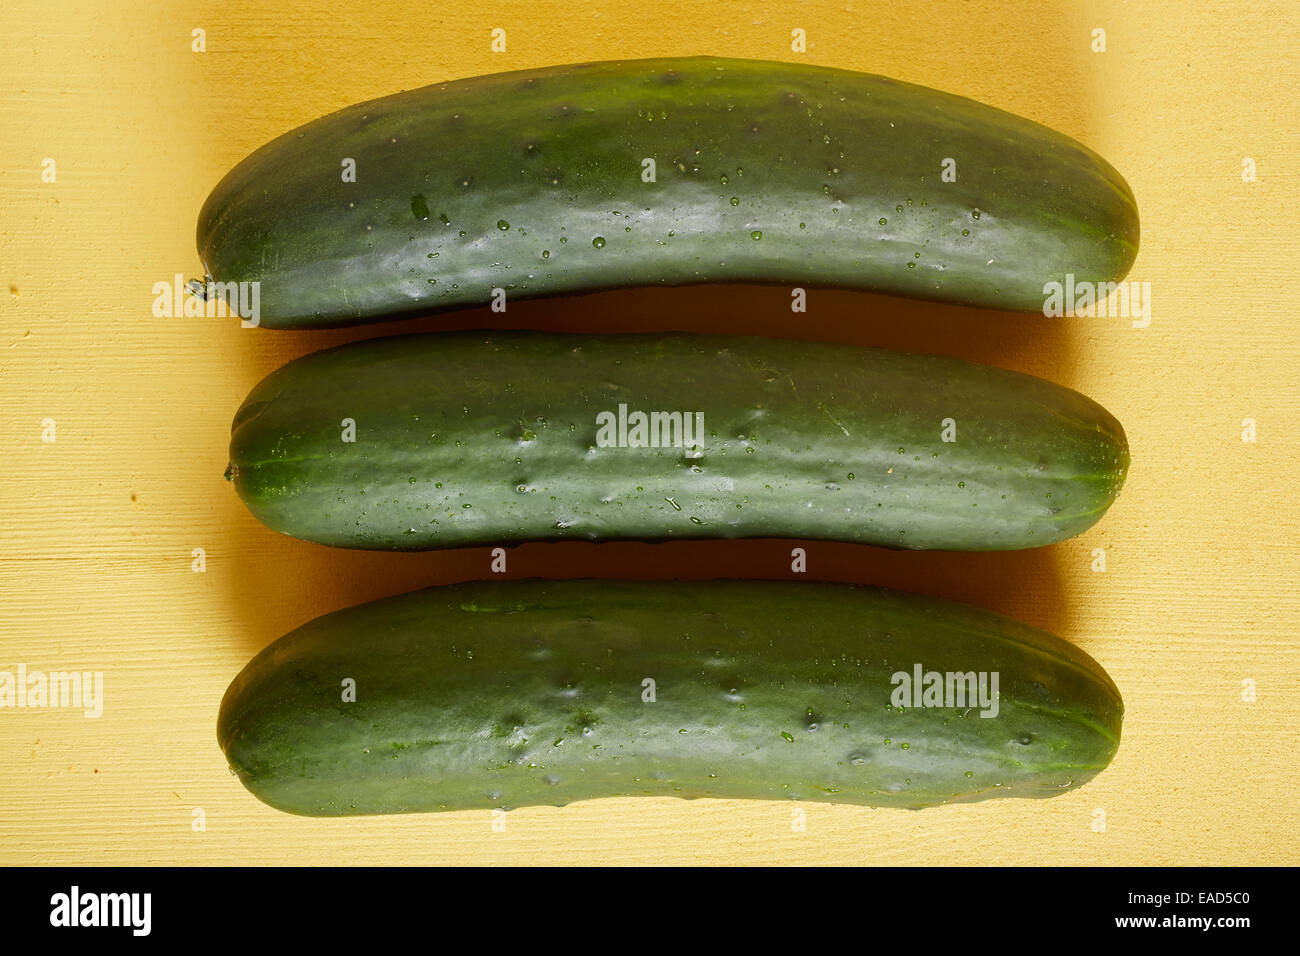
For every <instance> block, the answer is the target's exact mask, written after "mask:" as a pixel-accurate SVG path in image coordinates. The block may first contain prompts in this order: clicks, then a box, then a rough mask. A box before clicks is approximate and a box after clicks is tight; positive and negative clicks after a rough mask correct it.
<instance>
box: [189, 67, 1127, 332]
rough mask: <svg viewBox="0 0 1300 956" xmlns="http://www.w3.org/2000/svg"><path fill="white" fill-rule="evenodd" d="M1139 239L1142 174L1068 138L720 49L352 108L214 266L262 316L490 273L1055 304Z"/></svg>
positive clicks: (930, 97)
mask: <svg viewBox="0 0 1300 956" xmlns="http://www.w3.org/2000/svg"><path fill="white" fill-rule="evenodd" d="M349 160H351V161H352V162H354V163H355V177H354V179H355V181H349V178H348V176H347V173H348V164H347V161H349ZM647 160H651V161H653V163H654V166H653V170H651V168H650V167H649V166H648V164H647V162H646V161H647ZM651 172H653V180H652V181H647V179H649V178H650V175H651ZM954 174H955V179H953V178H952V177H953V175H954ZM1137 244H1138V216H1137V209H1136V206H1135V204H1134V199H1133V194H1132V192H1131V191H1130V189H1129V187H1128V185H1127V183H1125V182H1124V179H1123V178H1122V177H1121V176H1120V175H1119V173H1117V172H1116V171H1115V170H1114V169H1113V168H1112V167H1111V166H1110V165H1109V164H1108V163H1106V162H1105V161H1104V160H1103V159H1101V158H1100V157H1099V156H1097V155H1096V154H1095V153H1093V152H1092V151H1090V150H1089V149H1087V148H1086V147H1084V146H1082V145H1081V144H1079V143H1077V142H1076V141H1074V140H1072V139H1070V138H1069V137H1067V136H1064V135H1062V134H1060V133H1057V132H1055V131H1053V130H1050V129H1047V128H1046V127H1043V126H1040V125H1038V124H1037V123H1033V122H1030V121H1029V120H1026V119H1022V118H1020V117H1017V116H1014V115H1012V114H1009V113H1005V112H1002V111H1001V110H997V109H994V108H992V107H989V106H984V105H982V104H980V103H976V102H974V101H972V100H969V99H965V98H963V97H959V96H952V95H950V94H946V93H940V92H938V91H935V90H931V89H926V88H925V87H920V86H913V85H910V84H907V83H900V82H897V81H895V80H891V79H888V78H886V77H881V76H871V75H867V74H860V73H853V72H848V71H844V70H836V69H829V68H825V67H812V66H796V65H793V64H788V63H774V62H765V61H764V62H760V61H752V60H732V59H717V58H709V57H700V58H685V59H660V60H633V61H625V62H608V63H591V64H582V65H574V66H558V67H549V68H546V69H538V70H528V71H524V72H518V73H502V74H496V75H492V76H484V77H477V78H473V79H467V80H458V81H455V82H448V83H438V84H434V85H432V86H427V87H424V88H422V89H418V90H412V91H410V92H406V93H398V94H396V95H393V96H387V97H384V98H382V99H377V100H372V101H370V102H367V103H361V104H358V105H356V106H351V107H348V108H347V109H344V110H340V111H339V112H337V113H333V114H331V115H329V116H326V117H323V118H321V119H318V120H316V121H314V122H311V123H308V124H307V125H305V126H302V127H300V128H298V129H295V130H293V131H291V132H289V133H286V134H284V135H283V136H281V137H280V138H278V139H276V140H274V141H272V142H271V143H269V144H267V145H266V146H263V147H262V148H261V149H259V150H257V151H256V152H255V153H253V154H252V155H251V156H249V157H248V158H247V159H245V160H244V161H243V162H241V163H240V164H239V165H238V166H236V167H235V169H234V170H232V171H231V172H230V173H229V174H228V175H227V176H226V177H225V178H224V179H223V180H222V181H221V183H220V184H219V185H218V186H217V187H216V189H214V190H213V192H212V194H211V196H209V197H208V200H207V203H206V204H205V205H204V207H203V210H202V212H201V214H200V216H199V225H198V247H199V253H200V255H201V257H202V259H203V263H204V266H205V268H206V270H207V272H208V274H209V276H210V277H212V278H214V279H215V280H216V281H217V282H220V283H229V282H250V281H255V282H259V283H260V287H259V293H260V297H259V308H260V313H261V315H260V321H261V324H262V325H264V326H267V327H270V328H302V327H313V326H328V325H346V324H355V323H359V322H366V321H372V320H375V319H378V318H382V317H385V316H391V315H396V314H401V313H415V312H428V311H431V310H437V309H445V308H454V307H464V306H473V305H481V304H484V303H486V302H488V301H489V300H490V299H491V298H492V295H493V292H492V290H493V289H495V288H501V289H504V290H506V293H507V294H508V295H509V296H510V297H522V296H536V295H550V294H555V293H565V292H582V291H589V290H594V289H602V288H609V287H612V286H616V285H617V286H622V285H638V284H641V285H649V284H656V283H659V284H669V285H675V284H684V283H692V282H707V281H756V282H772V283H778V282H779V283H796V284H801V285H837V286H847V287H852V288H862V289H875V290H880V291H884V292H889V293H894V294H898V295H909V296H920V297H925V298H932V299H940V300H947V301H953V302H961V303H967V304H972V305H978V306H990V307H996V308H1004V309H1017V310H1031V311H1037V310H1039V309H1041V308H1042V307H1043V301H1044V290H1043V287H1044V284H1045V283H1047V282H1051V281H1059V282H1065V281H1066V279H1065V276H1066V274H1073V276H1074V277H1075V280H1076V281H1091V282H1105V281H1115V280H1118V279H1121V278H1122V277H1123V276H1124V275H1125V274H1126V273H1127V272H1128V269H1129V267H1130V266H1131V265H1132V262H1133V259H1134V256H1135V255H1136V253H1137Z"/></svg>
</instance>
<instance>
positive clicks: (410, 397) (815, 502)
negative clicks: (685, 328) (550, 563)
mask: <svg viewBox="0 0 1300 956" xmlns="http://www.w3.org/2000/svg"><path fill="white" fill-rule="evenodd" d="M621 409H622V411H625V412H626V417H627V419H628V423H629V424H628V427H627V429H626V434H625V435H622V436H620V435H619V434H618V429H617V427H615V428H614V429H613V430H611V429H609V428H608V427H606V426H605V425H602V424H601V423H602V421H603V422H605V423H608V422H609V420H610V418H611V417H613V418H618V417H619V416H620V414H621ZM673 412H678V413H680V414H679V417H680V419H681V421H682V424H683V426H685V425H686V424H692V425H695V424H698V423H699V422H700V421H701V419H700V418H697V417H696V414H695V413H700V415H701V416H702V423H703V428H702V429H700V436H698V437H699V440H698V442H697V443H696V447H695V448H693V449H692V448H688V447H685V439H684V437H683V434H682V433H683V432H684V430H685V429H684V427H683V428H682V429H674V428H673V426H672V425H671V423H670V424H669V426H668V434H665V433H664V429H663V427H662V426H663V418H662V415H663V414H665V413H673ZM634 413H643V414H646V415H647V416H652V415H654V414H655V413H659V414H660V415H661V418H660V419H659V420H658V421H659V424H660V426H661V427H660V428H659V429H652V428H647V429H645V431H644V433H640V434H639V433H637V432H636V431H635V429H634V427H633V425H632V422H633V415H634ZM602 416H603V418H602ZM349 422H350V423H351V425H349V424H348V423H349ZM653 422H654V420H653V419H651V423H652V424H653ZM674 437H676V438H677V439H678V440H680V441H681V442H682V447H677V446H676V445H674V444H663V443H662V442H664V441H665V440H671V439H672V438H674ZM620 438H622V439H623V441H624V443H623V444H622V445H619V444H618V442H619V440H620ZM638 438H641V439H644V440H647V441H654V440H656V438H657V439H658V440H660V441H661V444H660V446H659V447H653V446H651V447H633V445H634V443H635V442H636V440H637V439H638ZM348 439H354V440H348ZM946 439H952V440H946ZM1128 460H1129V457H1128V448H1127V444H1126V442H1125V438H1124V431H1123V429H1122V428H1121V427H1120V424H1119V422H1117V421H1116V420H1115V419H1114V418H1113V417H1112V416H1111V415H1110V414H1109V413H1108V412H1107V411H1106V410H1105V409H1103V408H1101V407H1100V406H1099V405H1097V404H1096V403H1094V402H1092V401H1091V400H1089V399H1087V398H1085V397H1084V396H1082V395H1080V394H1078V393H1077V392H1073V391H1071V390H1069V389H1066V388H1062V387H1060V386H1057V385H1054V384H1052V383H1050V382H1046V381H1043V380H1041V379H1036V378H1032V377H1030V376H1027V375H1022V374H1019V373H1015V372H1009V371H1004V370H1001V369H996V368H990V367H987V366H982V365H976V364H972V363H969V362H964V361H960V360H957V359H952V358H945V357H940V356H928V355H913V354H905V353H899V352H891V351H887V350H883V349H863V348H857V347H852V346H844V345H832V344H825V343H818V342H799V341H782V340H771V339H760V338H743V337H740V338H717V337H710V336H686V335H565V334H550V333H532V332H493V333H488V332H467V333H442V334H429V335H418V336H398V337H390V338H380V339H374V340H370V341H366V342H358V343H355V344H351V345H345V346H342V347H340V348H335V349H330V350H327V351H324V352H318V353H315V354H313V355H309V356H306V357H304V358H301V359H299V360H297V361H295V362H292V363H290V364H289V365H287V366H285V367H283V368H281V369H280V370H278V371H276V372H274V373H272V374H271V375H270V376H269V377H267V378H266V379H265V380H263V381H262V382H261V384H259V385H258V386H257V387H256V388H254V389H253V391H252V392H251V393H250V395H249V396H248V398H247V399H246V400H245V402H244V404H243V406H242V407H241V408H240V409H239V411H238V413H237V414H236V417H235V421H234V428H233V434H232V437H231V443H230V462H231V464H230V468H229V470H228V472H227V476H228V477H230V478H231V479H232V480H233V481H234V484H235V487H236V489H237V490H238V492H239V494H240V496H241V497H242V498H243V500H244V502H245V504H247V506H248V508H249V509H250V510H251V511H252V513H253V514H254V515H256V516H257V517H258V518H259V519H260V520H261V521H263V522H264V523H265V524H267V525H269V526H270V527H272V528H274V529H276V530H277V531H281V532H284V533H285V534H289V535H293V536H295V537H299V538H304V539H307V540H311V541H318V542H322V543H325V544H331V545H337V546H341V547H353V548H372V549H381V550H419V549H430V548H444V547H457V546H471V545H483V544H492V543H510V542H520V541H528V540H541V539H563V538H586V539H596V540H610V539H617V538H627V539H664V538H704V537H710V538H731V537H757V536H764V537H796V538H813V539H831V540H842V541H858V542H865V543H869V544H877V545H884V546H888V547H895V548H938V549H949V550H1003V549H1013V548H1027V547H1034V546H1037V545H1045V544H1050V543H1052V542H1055V541H1060V540H1062V539H1064V538H1068V537H1070V536H1072V535H1075V534H1078V533H1079V532H1081V531H1083V530H1084V529H1086V528H1088V527H1090V526H1091V525H1092V524H1093V523H1094V522H1095V521H1097V519H1098V518H1099V517H1100V516H1101V514H1102V513H1103V512H1104V511H1105V510H1106V508H1107V507H1108V506H1109V505H1110V504H1111V502H1112V501H1113V500H1114V499H1115V497H1116V495H1117V494H1118V493H1119V489H1120V486H1121V484H1122V482H1123V479H1124V475H1125V471H1126V468H1127V466H1128Z"/></svg>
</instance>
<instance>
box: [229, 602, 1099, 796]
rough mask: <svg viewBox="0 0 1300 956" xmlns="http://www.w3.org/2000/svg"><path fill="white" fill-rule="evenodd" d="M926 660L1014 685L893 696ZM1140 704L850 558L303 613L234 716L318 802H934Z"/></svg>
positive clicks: (236, 757) (1079, 750)
mask: <svg viewBox="0 0 1300 956" xmlns="http://www.w3.org/2000/svg"><path fill="white" fill-rule="evenodd" d="M918 667H919V668H920V669H921V672H922V673H923V674H924V673H937V674H944V675H946V674H948V673H949V672H951V673H953V674H963V675H967V674H968V675H970V679H971V680H972V681H974V682H975V683H976V684H977V683H978V681H979V679H980V675H984V678H985V681H986V684H985V686H986V689H988V691H989V693H987V694H986V697H985V700H986V701H992V700H994V697H993V696H992V694H991V689H992V686H993V685H992V679H993V675H994V674H996V675H997V688H998V694H997V696H996V708H994V707H993V706H991V705H990V706H981V704H979V703H976V702H974V701H972V700H970V699H968V700H966V701H965V703H964V704H962V705H960V706H948V705H949V704H954V703H958V701H957V699H956V697H955V692H954V695H951V696H945V697H942V698H940V697H933V698H931V699H930V700H929V704H930V705H929V706H912V705H911V703H912V702H911V701H908V699H907V698H906V697H904V698H902V700H903V701H908V703H907V704H906V705H904V706H898V704H899V700H898V699H895V697H894V694H895V693H896V692H898V691H899V690H900V688H901V687H902V682H901V681H900V680H899V679H898V677H897V675H898V674H908V675H914V674H915V673H916V671H917V668H918ZM349 679H350V680H351V681H353V682H355V700H353V701H348V700H345V699H344V696H345V695H344V692H343V689H342V688H343V686H344V682H345V681H347V680H349ZM944 680H945V686H946V680H947V678H946V677H945V678H944ZM953 686H954V688H955V686H956V684H955V683H954V685H953ZM972 686H974V685H972ZM936 701H939V702H940V703H941V705H940V706H935V705H934V704H935V702H936ZM994 710H995V711H996V712H995V713H993V711H994ZM984 713H990V714H991V715H990V716H987V717H985V716H981V715H982V714H984ZM1122 717H1123V704H1122V702H1121V700H1120V695H1119V692H1118V691H1117V690H1116V688H1115V685H1114V683H1112V681H1111V680H1110V678H1109V677H1108V676H1107V675H1106V673H1105V672H1104V671H1103V670H1102V668H1101V667H1100V665H1098V664H1097V662H1096V661H1094V660H1093V659H1092V658H1090V657H1089V656H1088V655H1087V654H1085V653H1083V652H1082V651H1080V650H1078V649H1077V648H1075V647H1073V646H1072V645H1070V644H1069V643H1067V642H1065V641H1063V640H1061V639H1060V638H1057V637H1054V636H1052V635H1051V634H1047V633H1045V632H1043V631H1039V630H1036V629H1034V628H1031V627H1028V626H1026V625H1023V624H1020V623H1017V622H1015V621H1012V620H1010V619H1008V618H1005V617H1002V616H1000V615H996V614H991V613H989V612H987V611H981V610H977V609H975V608H971V607H966V606H964V605H960V604H952V603H949V602H944V601H936V600H933V599H930V598H922V597H919V596H915V595H909V594H901V593H898V592H890V591H885V590H878V589H870V588H858V587H852V586H847V585H833V584H799V583H792V582H767V581H750V582H741V581H706V582H651V583H646V582H605V581H563V582H558V581H557V582H543V581H520V582H514V583H493V584H465V585H457V586H453V587H444V588H434V589H430V590H427V591H420V592H417V593H414V594H407V595H403V596H401V597H396V598H389V599H387V600H382V601H377V602H374V603H372V604H367V605H363V606H361V607H356V608H352V609H350V610H346V611H340V612H337V613H335V614H329V615H326V616H325V617H322V618H318V619H317V620H315V621H312V622H311V623H309V624H307V625H304V626H303V627H300V628H299V629H298V630H296V631H293V632H292V633H290V634H288V635H286V636H285V637H283V638H281V639H280V640H278V641H276V642H275V643H274V644H272V645H271V646H270V647H268V648H267V649H266V650H265V651H263V652H262V653H261V654H259V655H258V656H257V657H256V658H254V659H253V661H252V662H250V663H249V664H248V666H247V667H245V668H244V670H243V672H242V673H240V675H239V676H238V677H237V678H236V679H235V681H234V683H232V684H231V686H230V689H229V690H228V691H227V692H226V696H225V699H224V701H223V702H222V705H221V714H220V719H219V727H218V736H219V739H220V743H221V746H222V748H223V749H224V751H225V753H226V755H227V758H228V759H229V761H230V766H231V767H232V768H233V769H234V771H235V772H236V773H237V774H238V775H239V778H240V780H242V781H243V783H244V785H245V786H246V787H248V789H249V790H251V791H252V792H253V794H255V795H256V796H257V797H258V798H259V799H261V800H263V801H265V802H266V803H268V804H270V805H271V806H273V807H276V808H278V809H281V810H286V811H289V812H291V813H299V814H306V815H312V816H336V815H343V814H365V813H403V812H410V811H423V810H466V809H473V808H488V807H507V808H509V807H520V806H528V805H532V804H556V805H559V804H565V803H569V802H572V801H575V800H587V799H592V798H597V797H612V796H624V795H646V796H676V797H736V798H753V799H792V800H817V801H826V802H832V803H856V804H868V805H872V806H894V807H908V808H920V807H928V806H934V805H937V804H942V803H949V802H956V801H970V800H983V799H986V798H989V797H1050V796H1053V795H1056V794H1060V793H1063V792H1066V791H1068V790H1070V789H1072V788H1074V787H1077V786H1079V785H1080V784H1082V783H1084V782H1085V781H1087V780H1089V779H1090V778H1091V777H1092V776H1094V775H1095V774H1096V773H1097V772H1099V771H1100V770H1101V769H1103V768H1104V767H1105V766H1106V765H1107V763H1109V761H1110V759H1111V757H1112V756H1113V754H1114V752H1115V749H1116V747H1117V746H1118V743H1119V735H1120V724H1121V721H1122Z"/></svg>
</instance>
